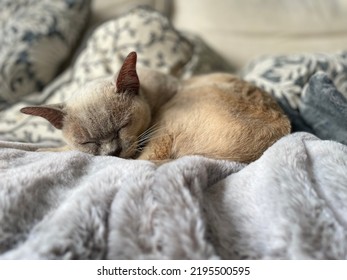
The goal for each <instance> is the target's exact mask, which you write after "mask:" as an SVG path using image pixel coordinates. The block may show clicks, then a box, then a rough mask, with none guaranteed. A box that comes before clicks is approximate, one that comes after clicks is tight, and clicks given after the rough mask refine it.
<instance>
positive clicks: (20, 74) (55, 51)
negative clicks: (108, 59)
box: [0, 0, 90, 107]
mask: <svg viewBox="0 0 347 280" xmlns="http://www.w3.org/2000/svg"><path fill="white" fill-rule="evenodd" d="M89 6H90V0H54V1H51V0H16V1H13V0H2V1H1V9H0V107H3V106H4V104H6V103H15V102H17V101H18V100H20V99H21V98H22V97H23V96H24V95H27V94H28V93H31V92H33V91H40V90H42V89H43V87H44V86H45V85H46V84H47V83H48V82H49V81H51V80H52V78H53V77H54V76H55V75H56V73H57V71H58V70H59V67H60V66H61V65H62V63H63V62H64V61H65V60H66V59H67V58H68V57H69V55H70V54H71V51H72V47H73V46H74V45H75V43H76V41H77V39H78V37H79V35H81V30H82V28H83V27H84V26H85V23H86V20H87V15H88V12H89ZM1 105H2V106H1Z"/></svg>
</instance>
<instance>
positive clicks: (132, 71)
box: [116, 52, 140, 94]
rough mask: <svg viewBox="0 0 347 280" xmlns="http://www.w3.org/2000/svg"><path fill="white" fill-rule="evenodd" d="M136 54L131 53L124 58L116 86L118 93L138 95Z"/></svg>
mask: <svg viewBox="0 0 347 280" xmlns="http://www.w3.org/2000/svg"><path fill="white" fill-rule="evenodd" d="M136 59H137V55H136V52H131V53H129V54H128V56H127V57H126V58H125V60H124V62H123V65H122V67H121V69H120V70H119V74H118V77H117V78H116V86H117V92H118V93H131V94H138V93H139V89H140V81H139V77H138V76H137V73H136Z"/></svg>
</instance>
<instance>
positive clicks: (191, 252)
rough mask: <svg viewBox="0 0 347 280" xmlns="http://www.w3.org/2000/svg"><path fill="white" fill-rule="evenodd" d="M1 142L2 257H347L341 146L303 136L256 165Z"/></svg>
mask: <svg viewBox="0 0 347 280" xmlns="http://www.w3.org/2000/svg"><path fill="white" fill-rule="evenodd" d="M0 147H2V148H0V258H1V259H218V258H222V259H346V258H347V214H346V213H347V146H345V145H342V144H339V143H337V142H333V141H322V140H319V139H318V138H316V137H315V136H312V135H311V134H308V133H296V134H292V135H289V136H287V137H285V138H283V139H281V140H280V141H278V142H277V143H275V144H274V145H273V146H272V147H270V148H269V149H268V150H267V151H266V152H265V153H264V155H263V156H262V157H261V158H260V159H259V160H257V161H255V162H254V163H251V164H249V165H241V164H239V163H235V162H226V161H216V160H210V159H206V158H203V157H197V156H191V157H184V158H181V159H178V160H175V161H172V162H169V163H167V164H164V165H161V166H159V167H157V166H156V165H154V164H152V163H150V162H146V161H136V160H124V159H119V158H114V157H106V156H105V157H103V156H92V155H87V154H84V153H80V152H77V151H76V152H63V153H49V152H42V153H37V152H32V151H30V150H31V149H32V148H33V147H36V145H25V144H16V143H9V142H1V143H0ZM23 149H27V151H24V150H23Z"/></svg>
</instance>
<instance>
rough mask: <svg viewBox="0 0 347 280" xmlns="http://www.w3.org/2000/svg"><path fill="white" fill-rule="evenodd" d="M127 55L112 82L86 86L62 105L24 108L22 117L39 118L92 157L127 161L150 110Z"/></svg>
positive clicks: (133, 61)
mask: <svg viewBox="0 0 347 280" xmlns="http://www.w3.org/2000/svg"><path fill="white" fill-rule="evenodd" d="M135 65H136V54H135V53H131V54H129V55H128V57H127V58H126V59H125V61H124V64H123V66H122V68H121V70H120V72H119V75H118V76H117V78H116V79H115V80H113V79H103V80H98V81H93V82H91V83H88V84H86V85H85V86H84V87H83V88H81V89H80V90H79V91H78V92H76V93H75V94H74V96H73V97H72V98H71V99H69V100H68V101H67V102H66V103H64V104H56V105H48V106H35V107H26V108H23V109H22V110H21V111H22V112H23V113H26V114H31V115H36V116H41V117H44V118H46V119H47V120H49V121H50V122H51V123H52V124H53V125H54V126H55V127H56V128H58V129H61V130H62V132H63V136H64V138H65V140H66V142H67V144H68V145H69V146H71V147H73V148H75V149H78V150H80V151H83V152H86V153H90V154H94V155H113V156H118V157H122V158H131V157H133V156H134V155H135V154H136V151H137V148H138V147H137V142H138V140H139V139H138V138H139V136H140V134H141V133H143V132H144V131H145V130H146V129H147V128H148V126H149V124H150V121H151V111H150V108H149V105H148V103H147V102H146V100H145V99H144V98H143V97H142V96H141V95H140V94H139V80H138V77H137V74H136V70H135Z"/></svg>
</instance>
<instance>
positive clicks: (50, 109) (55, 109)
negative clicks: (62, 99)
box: [20, 103, 65, 129]
mask: <svg viewBox="0 0 347 280" xmlns="http://www.w3.org/2000/svg"><path fill="white" fill-rule="evenodd" d="M20 111H21V112H22V113H24V114H27V115H33V116H39V117H43V118H45V119H46V120H48V121H49V122H50V123H51V124H52V125H53V126H54V127H55V128H57V129H62V128H63V120H64V116H65V113H64V104H63V103H59V104H53V105H40V106H30V107H24V108H22V109H20Z"/></svg>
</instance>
